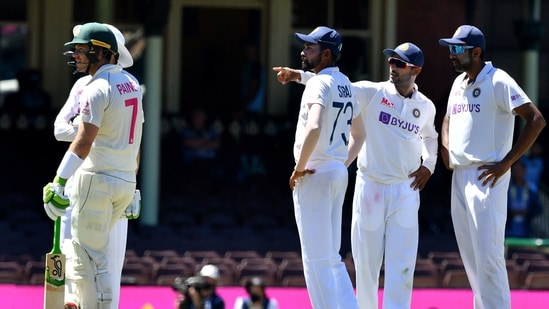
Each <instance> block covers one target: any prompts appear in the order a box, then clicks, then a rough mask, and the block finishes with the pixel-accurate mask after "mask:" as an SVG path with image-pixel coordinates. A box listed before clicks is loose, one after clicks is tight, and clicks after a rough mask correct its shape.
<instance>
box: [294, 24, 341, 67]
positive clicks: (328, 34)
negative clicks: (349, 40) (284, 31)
mask: <svg viewBox="0 0 549 309" xmlns="http://www.w3.org/2000/svg"><path fill="white" fill-rule="evenodd" d="M295 37H296V39H298V40H299V41H300V42H302V43H310V44H318V45H320V46H322V47H325V48H329V49H330V50H331V51H332V54H333V55H334V56H335V59H336V60H338V59H339V58H340V56H341V48H342V47H343V43H342V42H341V36H340V35H339V33H338V32H337V31H335V30H334V29H332V28H328V27H325V26H320V27H316V28H315V29H314V30H313V31H312V32H311V33H309V34H303V33H296V34H295Z"/></svg>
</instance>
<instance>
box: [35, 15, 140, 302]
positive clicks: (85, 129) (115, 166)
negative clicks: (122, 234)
mask: <svg viewBox="0 0 549 309" xmlns="http://www.w3.org/2000/svg"><path fill="white" fill-rule="evenodd" d="M65 45H66V46H68V47H69V48H70V49H71V52H72V56H73V58H74V60H75V63H76V68H77V70H79V71H84V72H86V73H88V74H89V75H90V76H91V78H89V80H88V81H86V82H85V84H84V86H83V87H82V88H80V89H81V93H80V94H79V95H78V105H79V109H80V117H81V122H80V124H79V125H78V129H77V130H76V131H77V132H76V136H75V138H74V140H73V141H72V142H71V144H70V146H69V149H68V151H67V152H66V153H65V156H64V157H63V159H62V160H61V163H60V165H59V167H58V169H57V175H56V177H55V178H54V180H53V182H51V183H49V184H47V185H46V186H45V187H44V204H45V205H44V207H45V209H46V212H47V213H48V215H49V216H50V217H56V216H63V215H64V214H65V211H66V208H67V206H68V205H69V199H70V205H71V206H72V211H71V219H70V220H71V233H70V236H71V237H72V238H71V241H68V242H67V241H66V242H65V244H64V247H63V249H64V250H65V254H66V255H67V271H66V281H67V282H66V284H67V290H68V293H67V294H66V305H65V308H70V309H72V308H80V309H86V308H102V309H107V308H117V305H113V303H112V300H113V295H114V294H117V295H119V289H120V287H119V284H118V286H114V285H113V280H112V276H118V274H111V271H112V269H113V268H111V267H114V263H113V265H110V263H111V262H110V261H111V260H112V259H119V256H118V257H112V256H111V254H113V251H111V250H109V244H110V242H111V240H110V235H111V234H110V231H111V230H112V229H113V227H114V226H115V225H116V224H117V222H118V221H119V219H120V218H121V216H123V214H124V213H125V211H126V209H127V206H128V205H129V204H130V202H131V201H132V200H133V199H134V193H135V187H136V171H137V166H138V155H139V147H140V144H141V136H142V123H143V121H144V118H143V110H142V93H141V89H140V87H139V83H138V81H137V80H136V79H135V78H134V77H133V76H132V75H131V74H128V73H127V72H123V71H122V67H121V66H120V65H117V64H115V63H116V61H113V60H112V59H113V58H114V59H118V57H119V56H120V52H119V50H118V43H117V40H116V36H115V34H114V33H113V32H112V31H111V30H110V28H109V27H108V26H107V25H104V24H99V23H87V24H84V25H82V26H81V27H78V28H77V29H75V33H74V38H73V40H72V41H70V42H68V43H66V44H65ZM113 63H114V64H113ZM70 177H73V179H72V184H71V186H70V188H65V185H66V183H67V179H69V178H70ZM114 251H116V250H114ZM114 254H117V253H114ZM118 263H119V262H117V264H118ZM117 267H118V266H117ZM120 269H121V267H120ZM118 283H119V282H118ZM114 289H116V290H117V291H116V292H114V291H113V290H114ZM117 297H118V296H117Z"/></svg>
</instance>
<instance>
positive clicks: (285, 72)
mask: <svg viewBox="0 0 549 309" xmlns="http://www.w3.org/2000/svg"><path fill="white" fill-rule="evenodd" d="M273 71H275V72H278V73H277V74H276V79H277V80H278V81H279V82H280V83H281V84H283V85H284V84H287V83H289V82H293V81H296V80H299V79H300V77H301V74H300V73H299V70H295V69H291V68H288V67H273Z"/></svg>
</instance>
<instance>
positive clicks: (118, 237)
mask: <svg viewBox="0 0 549 309" xmlns="http://www.w3.org/2000/svg"><path fill="white" fill-rule="evenodd" d="M105 25H106V26H107V27H109V29H110V30H111V31H112V32H113V33H114V35H115V37H116V42H117V45H118V52H119V54H120V55H119V57H118V65H120V66H121V67H122V68H128V67H131V66H132V65H133V58H132V56H131V54H130V52H129V50H128V49H127V48H126V46H125V41H126V40H125V38H124V35H123V34H122V32H120V30H118V29H117V28H116V27H114V26H112V25H108V24H105ZM79 27H81V25H77V26H75V27H74V29H73V34H74V32H76V31H78V29H79ZM70 54H71V52H69V53H68V55H70ZM71 58H72V56H71ZM69 65H70V66H71V67H74V69H75V71H74V74H78V73H84V74H86V75H85V76H82V77H80V78H79V79H78V80H77V81H76V82H75V83H74V85H73V87H72V89H71V91H70V93H69V96H68V98H67V100H66V102H65V104H64V105H63V107H62V108H61V110H60V111H59V113H58V114H57V117H56V118H55V122H54V135H55V138H56V139H57V140H58V141H65V142H72V141H73V140H74V138H75V137H76V132H77V131H78V126H79V124H80V116H79V115H80V106H79V104H78V100H79V96H80V94H81V93H82V91H83V88H84V87H85V86H86V85H87V83H88V82H89V81H90V80H91V78H92V76H91V75H89V74H87V73H86V70H87V68H88V65H87V64H82V63H76V62H75V61H74V60H72V61H69ZM122 72H123V73H125V74H130V73H128V72H127V71H124V70H123V71H122ZM71 182H72V178H69V179H68V180H67V184H66V186H65V188H66V190H69V189H67V188H70V183H71ZM140 200H141V195H140V191H139V190H136V193H135V196H134V199H133V200H132V202H131V203H130V205H128V207H127V208H126V211H125V213H124V215H123V216H122V217H121V218H120V220H119V221H117V222H116V224H115V225H114V227H113V228H112V230H111V231H110V235H109V248H108V250H109V252H110V254H109V255H110V259H109V273H110V274H111V279H112V282H113V297H112V305H113V307H114V308H118V304H119V301H120V282H121V277H122V267H123V264H124V257H125V253H126V240H127V234H128V219H137V218H138V217H139V213H140V207H141V203H140ZM71 209H72V207H70V206H69V207H68V208H67V211H66V214H65V215H64V216H63V217H62V221H61V230H62V233H61V237H62V241H61V245H63V242H70V241H71V233H70V222H71V221H70V216H71Z"/></svg>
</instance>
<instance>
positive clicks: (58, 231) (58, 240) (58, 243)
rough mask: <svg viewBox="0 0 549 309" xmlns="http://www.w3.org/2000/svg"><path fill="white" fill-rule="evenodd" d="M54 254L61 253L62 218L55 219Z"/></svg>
mask: <svg viewBox="0 0 549 309" xmlns="http://www.w3.org/2000/svg"><path fill="white" fill-rule="evenodd" d="M52 253H61V217H57V219H55V224H54V226H53V249H52Z"/></svg>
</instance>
